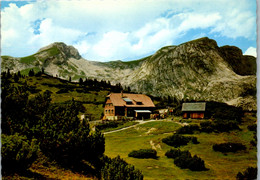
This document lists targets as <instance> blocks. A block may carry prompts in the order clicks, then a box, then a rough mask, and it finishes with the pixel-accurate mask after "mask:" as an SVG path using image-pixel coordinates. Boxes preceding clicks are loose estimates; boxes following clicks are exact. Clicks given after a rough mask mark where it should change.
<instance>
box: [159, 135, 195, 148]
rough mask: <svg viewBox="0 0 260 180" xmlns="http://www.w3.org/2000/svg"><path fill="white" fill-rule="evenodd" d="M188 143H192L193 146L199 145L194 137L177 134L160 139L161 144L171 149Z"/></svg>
mask: <svg viewBox="0 0 260 180" xmlns="http://www.w3.org/2000/svg"><path fill="white" fill-rule="evenodd" d="M190 141H192V142H193V144H198V143H199V142H198V140H197V138H196V137H190V136H182V135H179V134H173V135H172V136H168V137H166V138H163V139H162V142H163V143H165V144H167V145H169V146H173V147H180V146H183V145H187V144H188V143H189V142H190Z"/></svg>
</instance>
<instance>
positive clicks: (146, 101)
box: [108, 93, 155, 107]
mask: <svg viewBox="0 0 260 180" xmlns="http://www.w3.org/2000/svg"><path fill="white" fill-rule="evenodd" d="M108 97H109V98H110V100H111V102H112V104H113V105H114V106H126V107H155V105H154V104H153V101H152V100H151V98H150V97H148V96H146V95H144V94H129V93H123V97H122V94H121V93H111V94H109V95H108ZM124 99H125V100H124ZM129 100H131V101H132V104H127V103H126V101H129Z"/></svg>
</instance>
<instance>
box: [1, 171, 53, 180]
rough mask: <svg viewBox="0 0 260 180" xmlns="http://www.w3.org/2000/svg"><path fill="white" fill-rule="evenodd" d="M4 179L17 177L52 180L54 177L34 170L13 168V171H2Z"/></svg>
mask: <svg viewBox="0 0 260 180" xmlns="http://www.w3.org/2000/svg"><path fill="white" fill-rule="evenodd" d="M1 173H2V177H3V179H16V178H19V179H21V178H30V179H40V180H45V179H46V180H47V179H48V180H52V179H53V178H49V177H46V176H44V175H42V174H39V173H36V172H32V171H30V170H17V169H16V170H15V172H14V170H12V171H3V170H2V171H1Z"/></svg>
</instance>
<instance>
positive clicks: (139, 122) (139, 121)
mask: <svg viewBox="0 0 260 180" xmlns="http://www.w3.org/2000/svg"><path fill="white" fill-rule="evenodd" d="M154 121H171V120H165V119H159V120H154V119H152V120H148V121H143V120H137V121H135V122H138V124H135V125H132V126H128V127H124V128H122V129H117V130H114V131H109V132H104V133H103V134H104V135H106V134H110V133H114V132H119V131H123V130H126V129H129V128H133V127H136V126H138V125H140V124H145V123H149V122H154ZM174 123H177V124H180V125H181V126H186V125H188V123H180V122H174Z"/></svg>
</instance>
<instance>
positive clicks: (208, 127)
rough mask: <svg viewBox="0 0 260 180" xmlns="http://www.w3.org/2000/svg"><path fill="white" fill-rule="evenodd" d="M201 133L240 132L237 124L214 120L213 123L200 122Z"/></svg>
mask: <svg viewBox="0 0 260 180" xmlns="http://www.w3.org/2000/svg"><path fill="white" fill-rule="evenodd" d="M200 127H201V128H200V131H201V132H207V133H210V132H229V131H232V130H240V128H239V126H238V122H236V121H223V120H215V121H214V122H201V123H200Z"/></svg>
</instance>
